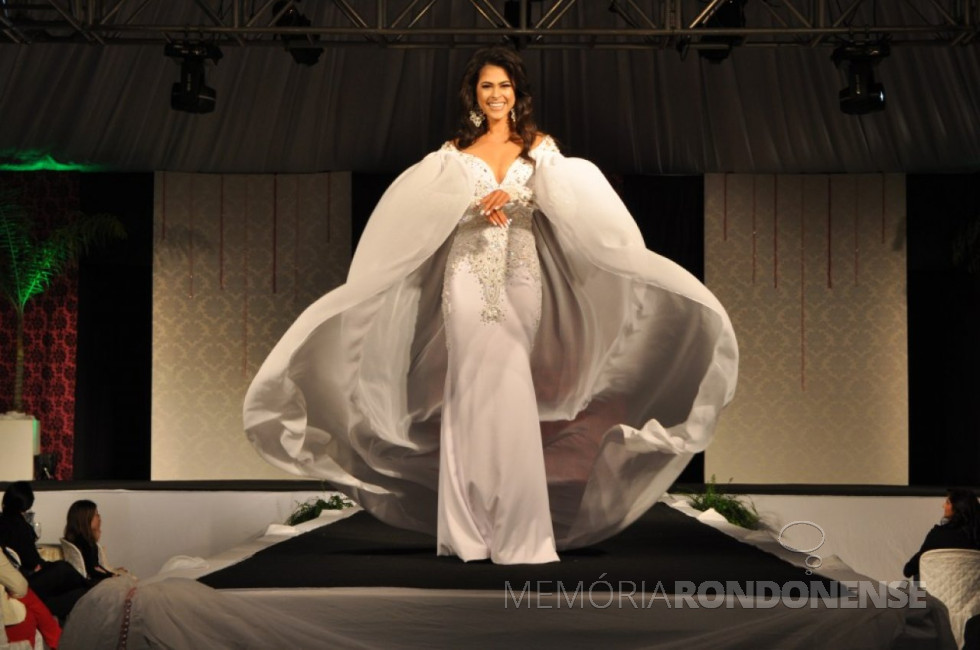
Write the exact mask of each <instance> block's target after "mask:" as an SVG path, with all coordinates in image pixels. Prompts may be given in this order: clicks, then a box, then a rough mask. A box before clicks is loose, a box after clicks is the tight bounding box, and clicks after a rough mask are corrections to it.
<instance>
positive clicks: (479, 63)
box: [455, 45, 538, 160]
mask: <svg viewBox="0 0 980 650" xmlns="http://www.w3.org/2000/svg"><path fill="white" fill-rule="evenodd" d="M488 65H495V66H497V67H499V68H503V69H504V71H506V72H507V76H508V77H509V78H510V81H511V83H512V84H514V98H515V101H514V118H515V119H514V120H513V121H512V122H511V124H510V139H511V141H512V142H516V143H517V144H519V145H521V157H522V158H526V159H527V160H530V159H531V157H530V153H529V152H530V151H531V147H532V146H534V139H535V138H536V137H537V135H538V129H537V126H535V124H534V110H533V108H532V105H531V87H530V85H529V84H528V81H527V70H526V69H525V68H524V61H523V60H522V59H521V56H520V55H519V54H518V53H517V51H516V50H514V49H513V48H510V47H507V46H505V45H492V46H490V47H484V48H481V49H479V50H477V51H476V52H474V53H473V56H472V57H470V60H469V63H467V64H466V70H465V71H464V72H463V80H462V83H461V84H460V87H459V107H460V113H459V127H458V128H457V131H456V137H455V142H456V146H457V147H458V148H459V149H466V148H467V147H469V146H470V145H472V144H473V143H474V142H475V141H476V139H477V138H479V137H480V136H481V135H483V134H484V133H486V132H487V122H486V120H484V121H483V124H481V125H480V126H475V125H474V124H473V122H471V121H470V111H476V112H477V113H480V112H482V111H481V110H480V105H479V104H478V103H477V101H476V84H477V82H478V81H479V80H480V71H481V70H483V68H484V66H488Z"/></svg>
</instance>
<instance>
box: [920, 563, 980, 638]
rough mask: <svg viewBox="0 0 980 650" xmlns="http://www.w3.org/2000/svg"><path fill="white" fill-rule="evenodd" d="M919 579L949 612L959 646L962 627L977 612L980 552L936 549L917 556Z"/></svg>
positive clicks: (979, 595)
mask: <svg viewBox="0 0 980 650" xmlns="http://www.w3.org/2000/svg"><path fill="white" fill-rule="evenodd" d="M919 579H920V581H921V582H922V586H923V587H924V588H925V590H926V591H927V592H929V593H930V594H931V595H933V596H935V597H936V598H937V599H938V600H939V601H940V602H942V604H943V605H945V606H946V609H947V610H948V611H949V623H950V626H951V627H952V628H953V636H955V637H956V647H957V648H962V647H963V628H964V627H965V626H966V622H967V621H968V620H969V619H970V618H971V617H973V616H977V615H980V551H973V550H969V549H962V548H937V549H933V550H931V551H926V552H925V553H923V554H922V556H921V557H920V558H919Z"/></svg>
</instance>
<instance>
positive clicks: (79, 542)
mask: <svg viewBox="0 0 980 650" xmlns="http://www.w3.org/2000/svg"><path fill="white" fill-rule="evenodd" d="M101 537H102V515H100V514H99V508H98V506H96V505H95V503H94V502H93V501H89V500H88V499H82V500H81V501H76V502H75V503H73V504H71V507H69V508H68V521H67V523H66V524H65V539H66V540H68V541H69V542H71V543H72V544H73V545H74V546H75V548H77V549H78V550H79V552H80V553H81V555H82V560H83V561H84V563H85V573H86V575H87V576H88V578H89V580H91V581H92V582H93V583H95V582H99V581H101V580H105V579H106V578H111V577H112V576H115V575H119V573H120V572H122V571H125V569H112V568H110V567H107V566H103V565H102V554H101V553H100V549H99V539H101Z"/></svg>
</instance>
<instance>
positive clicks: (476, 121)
mask: <svg viewBox="0 0 980 650" xmlns="http://www.w3.org/2000/svg"><path fill="white" fill-rule="evenodd" d="M470 122H472V123H473V126H475V127H477V128H480V125H481V124H483V113H477V112H476V111H470Z"/></svg>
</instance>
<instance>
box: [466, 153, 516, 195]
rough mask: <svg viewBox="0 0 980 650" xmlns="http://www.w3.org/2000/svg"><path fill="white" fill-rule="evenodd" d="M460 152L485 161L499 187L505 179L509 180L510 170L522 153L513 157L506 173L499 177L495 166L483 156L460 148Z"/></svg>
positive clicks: (482, 161)
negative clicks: (494, 168)
mask: <svg viewBox="0 0 980 650" xmlns="http://www.w3.org/2000/svg"><path fill="white" fill-rule="evenodd" d="M459 152H460V153H462V154H466V155H467V156H472V157H473V158H476V159H477V160H479V161H480V162H481V163H483V166H484V167H486V168H487V171H489V172H490V176H491V177H492V178H493V180H494V181H495V182H496V183H497V187H500V185H501V184H502V183H503V182H504V181H505V180H507V176H508V175H509V174H510V170H511V168H512V167H513V166H514V165H515V164H517V161H518V160H520V159H521V155H520V154H517V156H516V157H515V158H514V159H513V160H512V161H510V164H509V165H507V168H506V169H505V170H504V175H503V177H501V178H499V179H498V178H497V172H495V171H494V170H493V166H492V165H491V164H490V163H488V162H487V161H486V160H484V159H483V158H481V157H479V156H478V155H476V154H475V153H470V152H469V151H463V150H462V149H460V150H459Z"/></svg>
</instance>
